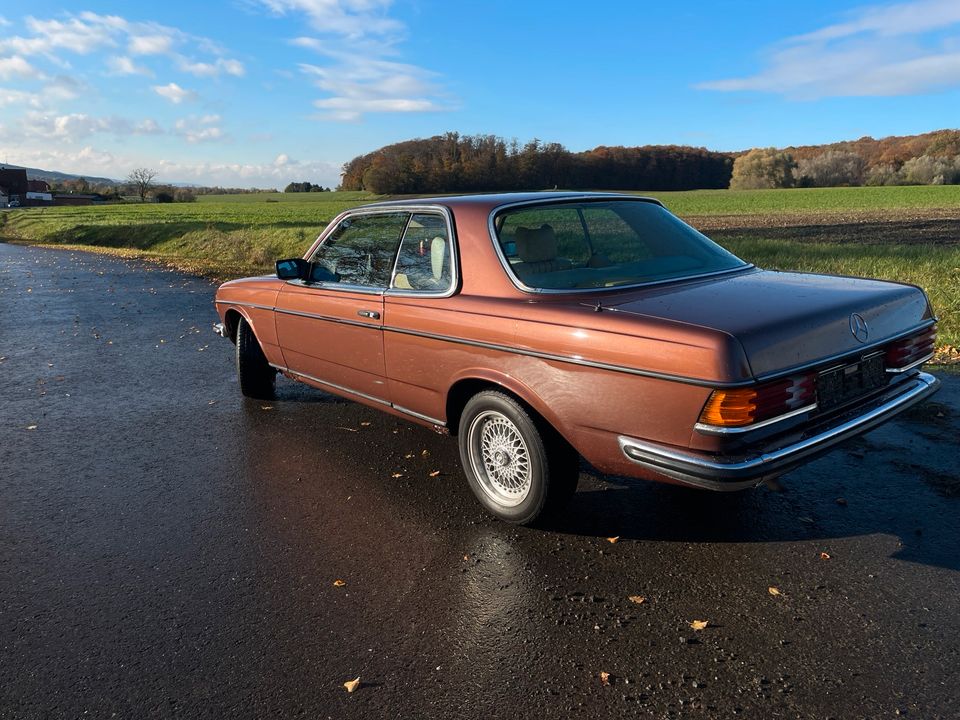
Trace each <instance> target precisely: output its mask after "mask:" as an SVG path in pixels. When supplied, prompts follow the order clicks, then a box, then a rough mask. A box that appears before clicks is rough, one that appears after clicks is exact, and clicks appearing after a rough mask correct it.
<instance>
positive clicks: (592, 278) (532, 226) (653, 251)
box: [494, 200, 747, 290]
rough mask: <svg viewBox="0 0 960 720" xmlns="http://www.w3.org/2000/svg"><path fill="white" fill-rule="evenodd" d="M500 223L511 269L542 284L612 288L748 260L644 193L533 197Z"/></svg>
mask: <svg viewBox="0 0 960 720" xmlns="http://www.w3.org/2000/svg"><path fill="white" fill-rule="evenodd" d="M494 225H495V227H496V230H497V240H498V241H499V243H500V248H501V249H502V251H503V255H504V257H505V258H506V260H507V265H508V267H509V268H510V271H511V272H512V273H513V274H514V276H515V277H516V279H517V280H518V281H519V282H520V283H521V284H523V285H525V286H526V287H528V288H532V289H535V290H570V289H589V288H612V287H620V286H623V285H638V284H641V283H649V282H657V281H662V280H673V279H677V278H684V277H690V276H693V275H703V274H705V273H713V272H720V271H723V270H734V269H736V268H741V267H747V264H746V263H745V262H744V261H743V260H741V259H740V258H738V257H736V256H735V255H733V254H731V253H729V252H727V251H726V250H724V249H723V248H722V247H720V246H719V245H717V244H716V243H715V242H713V241H712V240H711V239H710V238H708V237H707V236H706V235H703V234H701V233H699V232H697V231H696V230H694V229H693V228H692V227H690V226H689V225H687V224H686V223H684V222H683V221H682V220H680V219H679V218H677V217H676V216H674V215H672V214H671V213H670V212H668V211H667V210H665V209H664V208H663V207H661V206H660V205H657V204H656V203H652V202H647V201H643V200H604V201H589V200H588V201H582V202H573V203H569V202H568V203H556V204H552V205H532V206H530V205H528V206H525V207H519V208H516V209H508V210H505V211H503V212H501V213H500V214H498V215H497V217H496V219H495V223H494Z"/></svg>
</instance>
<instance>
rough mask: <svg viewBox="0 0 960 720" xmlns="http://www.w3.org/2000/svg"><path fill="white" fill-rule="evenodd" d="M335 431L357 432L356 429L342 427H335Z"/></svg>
mask: <svg viewBox="0 0 960 720" xmlns="http://www.w3.org/2000/svg"><path fill="white" fill-rule="evenodd" d="M337 430H349V431H350V432H359V430H357V429H356V428H348V427H344V426H343V425H337Z"/></svg>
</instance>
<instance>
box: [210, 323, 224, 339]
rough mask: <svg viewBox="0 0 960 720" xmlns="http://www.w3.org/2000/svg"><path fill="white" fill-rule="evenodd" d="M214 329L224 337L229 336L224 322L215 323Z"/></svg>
mask: <svg viewBox="0 0 960 720" xmlns="http://www.w3.org/2000/svg"><path fill="white" fill-rule="evenodd" d="M213 331H214V332H215V333H216V334H217V335H219V336H220V337H222V338H225V337H227V328H226V327H225V326H224V324H223V323H214V324H213Z"/></svg>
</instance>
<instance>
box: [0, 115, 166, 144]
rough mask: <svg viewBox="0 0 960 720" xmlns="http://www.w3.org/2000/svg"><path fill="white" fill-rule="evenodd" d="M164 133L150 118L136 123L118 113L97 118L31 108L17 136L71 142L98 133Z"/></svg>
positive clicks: (126, 134)
mask: <svg viewBox="0 0 960 720" xmlns="http://www.w3.org/2000/svg"><path fill="white" fill-rule="evenodd" d="M161 132H162V130H161V128H160V126H159V125H158V124H157V122H156V121H155V120H153V119H150V118H148V119H146V120H142V121H141V122H139V123H133V122H131V121H130V120H128V119H127V118H122V117H117V116H109V117H94V116H91V115H87V114H85V113H68V114H65V115H55V114H48V113H43V112H34V111H31V112H28V113H26V115H25V116H24V117H23V118H22V120H21V122H20V130H19V132H17V133H15V136H16V135H18V136H20V137H23V138H31V137H36V138H43V139H45V140H48V141H57V142H62V143H67V144H70V143H75V142H78V141H80V140H83V139H85V138H88V137H90V136H91V135H98V134H109V135H115V136H129V135H156V134H159V133H161Z"/></svg>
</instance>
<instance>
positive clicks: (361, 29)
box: [262, 0, 404, 39]
mask: <svg viewBox="0 0 960 720" xmlns="http://www.w3.org/2000/svg"><path fill="white" fill-rule="evenodd" d="M262 2H263V4H264V5H265V6H266V7H267V8H268V9H269V10H271V11H272V12H274V13H276V14H278V15H286V14H287V13H291V12H301V13H304V14H305V15H306V16H307V17H308V18H309V19H310V24H311V25H313V27H314V29H316V30H318V31H320V32H323V33H336V34H339V35H343V36H346V37H348V38H350V39H356V38H359V37H363V36H364V35H386V34H390V33H399V32H402V31H403V29H404V27H403V23H401V22H399V21H398V20H394V19H393V18H390V17H387V15H386V12H387V10H388V9H389V7H390V5H391V4H392V0H262Z"/></svg>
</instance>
